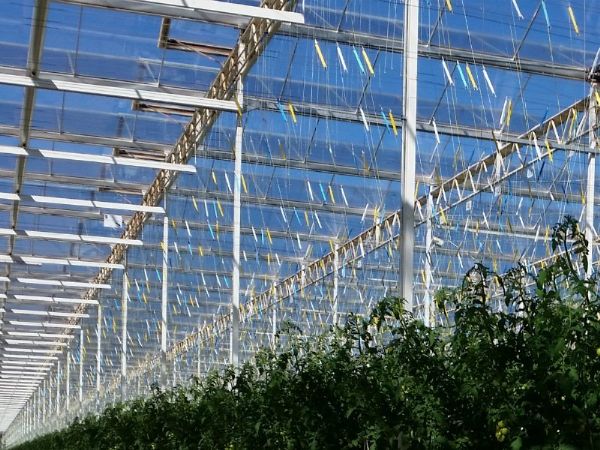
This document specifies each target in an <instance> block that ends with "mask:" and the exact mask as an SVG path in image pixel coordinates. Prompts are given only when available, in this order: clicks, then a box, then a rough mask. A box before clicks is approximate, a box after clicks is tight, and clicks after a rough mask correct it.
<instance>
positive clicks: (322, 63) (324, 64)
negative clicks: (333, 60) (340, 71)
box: [315, 39, 327, 69]
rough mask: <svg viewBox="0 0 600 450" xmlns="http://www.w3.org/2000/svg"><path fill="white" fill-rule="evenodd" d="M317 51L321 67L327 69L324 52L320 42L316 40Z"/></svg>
mask: <svg viewBox="0 0 600 450" xmlns="http://www.w3.org/2000/svg"><path fill="white" fill-rule="evenodd" d="M315 50H316V51H317V55H318V56H319V59H320V60H321V65H322V66H323V69H327V62H326V61H325V57H324V56H323V52H322V51H321V47H320V46H319V41H317V40H316V39H315Z"/></svg>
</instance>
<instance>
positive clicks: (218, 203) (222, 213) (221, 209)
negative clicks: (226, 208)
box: [217, 200, 225, 217]
mask: <svg viewBox="0 0 600 450" xmlns="http://www.w3.org/2000/svg"><path fill="white" fill-rule="evenodd" d="M217 207H218V208H219V213H221V217H223V216H224V215H225V213H224V212H223V207H222V206H221V202H220V201H219V200H217Z"/></svg>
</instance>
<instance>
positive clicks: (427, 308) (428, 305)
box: [423, 194, 433, 327]
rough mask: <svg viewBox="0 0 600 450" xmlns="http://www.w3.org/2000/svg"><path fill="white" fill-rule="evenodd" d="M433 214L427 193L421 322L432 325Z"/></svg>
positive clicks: (431, 203)
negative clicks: (423, 291)
mask: <svg viewBox="0 0 600 450" xmlns="http://www.w3.org/2000/svg"><path fill="white" fill-rule="evenodd" d="M432 215H433V198H432V197H431V194H428V195H427V211H426V218H427V221H426V227H427V229H426V232H425V268H424V271H425V296H424V301H423V323H424V324H425V326H426V327H430V326H432V323H431V316H432V312H433V311H432V310H433V308H432V295H431V249H432V248H433V230H432V222H431V216H432Z"/></svg>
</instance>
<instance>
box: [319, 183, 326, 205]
mask: <svg viewBox="0 0 600 450" xmlns="http://www.w3.org/2000/svg"><path fill="white" fill-rule="evenodd" d="M319 188H321V196H322V197H323V201H324V202H327V196H326V195H325V190H324V189H323V185H322V184H321V183H319Z"/></svg>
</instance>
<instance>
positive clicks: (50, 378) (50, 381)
mask: <svg viewBox="0 0 600 450" xmlns="http://www.w3.org/2000/svg"><path fill="white" fill-rule="evenodd" d="M52 387H53V386H52V375H50V376H49V377H48V422H52V411H53V409H54V403H53V402H52Z"/></svg>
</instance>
